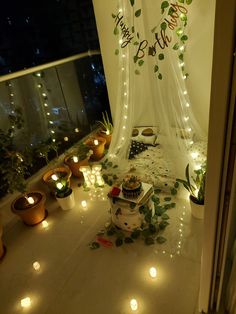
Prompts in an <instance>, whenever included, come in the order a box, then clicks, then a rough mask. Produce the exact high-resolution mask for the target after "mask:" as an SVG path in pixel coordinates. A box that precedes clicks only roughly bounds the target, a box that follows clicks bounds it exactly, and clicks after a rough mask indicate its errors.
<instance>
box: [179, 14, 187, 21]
mask: <svg viewBox="0 0 236 314" xmlns="http://www.w3.org/2000/svg"><path fill="white" fill-rule="evenodd" d="M180 19H181V21H187V19H188V17H187V15H186V14H183V13H182V14H180Z"/></svg>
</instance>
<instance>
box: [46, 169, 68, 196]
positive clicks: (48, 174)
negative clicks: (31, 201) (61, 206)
mask: <svg viewBox="0 0 236 314" xmlns="http://www.w3.org/2000/svg"><path fill="white" fill-rule="evenodd" d="M53 174H57V175H58V176H59V177H60V178H64V179H66V181H67V182H68V185H69V186H70V177H71V170H70V168H69V167H58V168H54V169H51V170H48V171H47V172H46V173H45V174H44V175H43V178H42V179H43V182H44V183H45V184H47V186H48V187H49V189H50V191H51V192H52V194H55V191H56V185H55V182H56V181H53V180H52V178H51V176H52V175H53Z"/></svg>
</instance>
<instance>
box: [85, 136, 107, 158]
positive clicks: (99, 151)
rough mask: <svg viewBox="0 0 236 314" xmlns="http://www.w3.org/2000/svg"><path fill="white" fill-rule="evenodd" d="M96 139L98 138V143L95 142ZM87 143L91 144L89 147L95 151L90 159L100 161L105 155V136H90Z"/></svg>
mask: <svg viewBox="0 0 236 314" xmlns="http://www.w3.org/2000/svg"><path fill="white" fill-rule="evenodd" d="M94 140H98V145H95V144H94ZM85 144H86V145H88V146H89V148H90V149H91V150H92V151H93V154H92V156H91V157H90V159H92V160H95V161H98V160H100V159H102V157H103V156H104V149H105V144H106V140H105V138H103V137H96V138H89V139H88V140H87V141H85Z"/></svg>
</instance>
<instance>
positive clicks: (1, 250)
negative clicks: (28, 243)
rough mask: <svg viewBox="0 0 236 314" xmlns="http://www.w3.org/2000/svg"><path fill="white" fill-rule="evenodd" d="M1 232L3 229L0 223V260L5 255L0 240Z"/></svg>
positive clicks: (0, 237) (0, 238)
mask: <svg viewBox="0 0 236 314" xmlns="http://www.w3.org/2000/svg"><path fill="white" fill-rule="evenodd" d="M2 233H3V229H2V225H1V224H0V260H1V259H2V258H3V256H4V255H5V249H4V246H3V242H2Z"/></svg>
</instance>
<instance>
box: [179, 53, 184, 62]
mask: <svg viewBox="0 0 236 314" xmlns="http://www.w3.org/2000/svg"><path fill="white" fill-rule="evenodd" d="M179 59H180V60H181V61H183V60H184V55H183V54H182V53H181V54H180V55H179Z"/></svg>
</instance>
